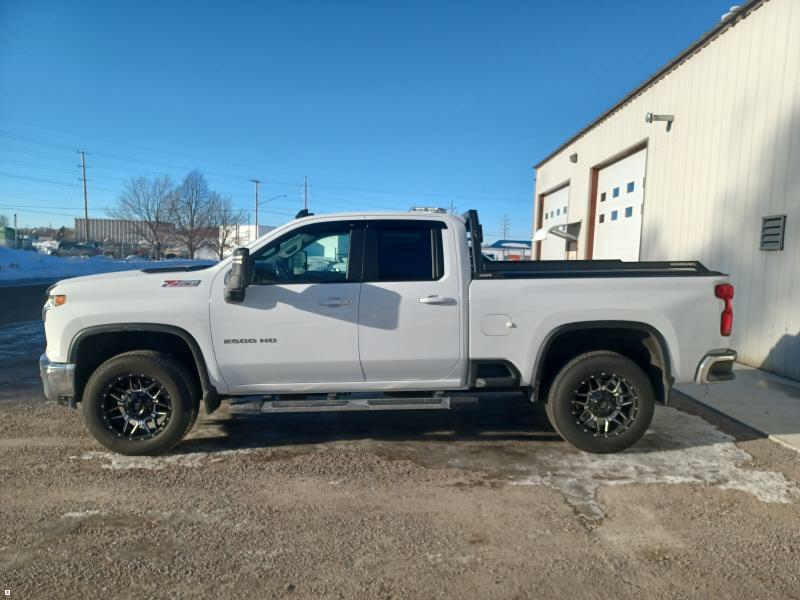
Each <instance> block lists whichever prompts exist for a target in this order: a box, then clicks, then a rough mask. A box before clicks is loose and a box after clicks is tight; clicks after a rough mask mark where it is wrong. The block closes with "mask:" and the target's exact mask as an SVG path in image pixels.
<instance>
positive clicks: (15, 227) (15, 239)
mask: <svg viewBox="0 0 800 600" xmlns="http://www.w3.org/2000/svg"><path fill="white" fill-rule="evenodd" d="M18 237H19V233H18V232H17V213H14V250H16V249H17V238H18Z"/></svg>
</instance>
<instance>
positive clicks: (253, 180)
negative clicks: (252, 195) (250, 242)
mask: <svg viewBox="0 0 800 600" xmlns="http://www.w3.org/2000/svg"><path fill="white" fill-rule="evenodd" d="M250 181H252V182H253V183H255V184H256V235H255V237H254V238H253V239H254V240H255V239H258V184H259V183H261V180H260V179H258V178H255V177H254V178H253V179H251V180H250ZM248 220H249V219H248ZM248 225H249V223H248Z"/></svg>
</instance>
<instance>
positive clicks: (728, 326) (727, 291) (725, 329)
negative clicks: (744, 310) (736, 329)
mask: <svg viewBox="0 0 800 600" xmlns="http://www.w3.org/2000/svg"><path fill="white" fill-rule="evenodd" d="M714 295H715V296H716V297H717V298H719V299H720V300H723V301H724V302H725V308H723V309H722V316H720V319H719V333H720V335H724V336H725V337H727V336H729V335H730V334H731V331H733V286H732V285H731V284H730V283H722V284H720V285H718V286H716V287H715V288H714Z"/></svg>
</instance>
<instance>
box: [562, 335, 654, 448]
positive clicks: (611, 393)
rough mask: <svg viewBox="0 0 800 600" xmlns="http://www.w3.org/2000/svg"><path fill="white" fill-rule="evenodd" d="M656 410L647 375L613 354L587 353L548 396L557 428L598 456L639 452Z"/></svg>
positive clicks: (567, 367) (567, 368)
mask: <svg viewBox="0 0 800 600" xmlns="http://www.w3.org/2000/svg"><path fill="white" fill-rule="evenodd" d="M606 381H607V383H605V384H604V383H603V382H606ZM609 386H613V387H612V388H611V389H610V390H609V389H608V387H609ZM595 388H596V389H595ZM654 409H655V395H654V393H653V386H652V385H651V383H650V380H649V379H648V377H647V375H646V374H645V372H644V371H643V370H642V369H641V367H639V365H637V364H636V363H634V362H633V361H632V360H630V359H628V358H625V357H624V356H622V355H621V354H617V353H616V352H609V351H607V350H598V351H595V352H587V353H586V354H581V355H580V356H577V357H576V358H574V359H573V360H571V361H570V362H569V363H567V364H566V365H565V366H564V367H563V368H562V369H561V371H559V372H558V374H557V375H556V377H555V379H554V380H553V383H552V385H551V386H550V392H549V394H548V396H547V418H548V419H550V424H551V425H552V426H553V428H554V429H555V430H556V431H557V432H558V434H559V435H560V436H561V437H562V438H564V439H565V440H566V441H568V442H569V443H570V444H572V445H573V446H575V447H576V448H579V449H580V450H584V451H586V452H592V453H594V454H607V453H611V452H620V451H622V450H625V449H626V448H630V447H631V446H633V445H634V444H635V443H636V442H638V441H639V440H640V439H641V437H642V436H643V435H644V433H645V432H646V431H647V428H648V427H649V426H650V422H651V421H652V420H653V411H654Z"/></svg>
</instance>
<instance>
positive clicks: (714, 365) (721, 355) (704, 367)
mask: <svg viewBox="0 0 800 600" xmlns="http://www.w3.org/2000/svg"><path fill="white" fill-rule="evenodd" d="M736 356H737V355H736V351H735V350H730V349H725V350H712V351H711V352H709V353H708V354H706V355H705V356H704V357H703V360H701V361H700V362H699V363H698V365H697V373H696V374H695V377H694V382H695V383H696V384H698V385H705V384H706V383H720V382H722V381H731V380H732V379H735V378H736V375H735V374H734V373H733V363H735V362H736Z"/></svg>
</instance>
